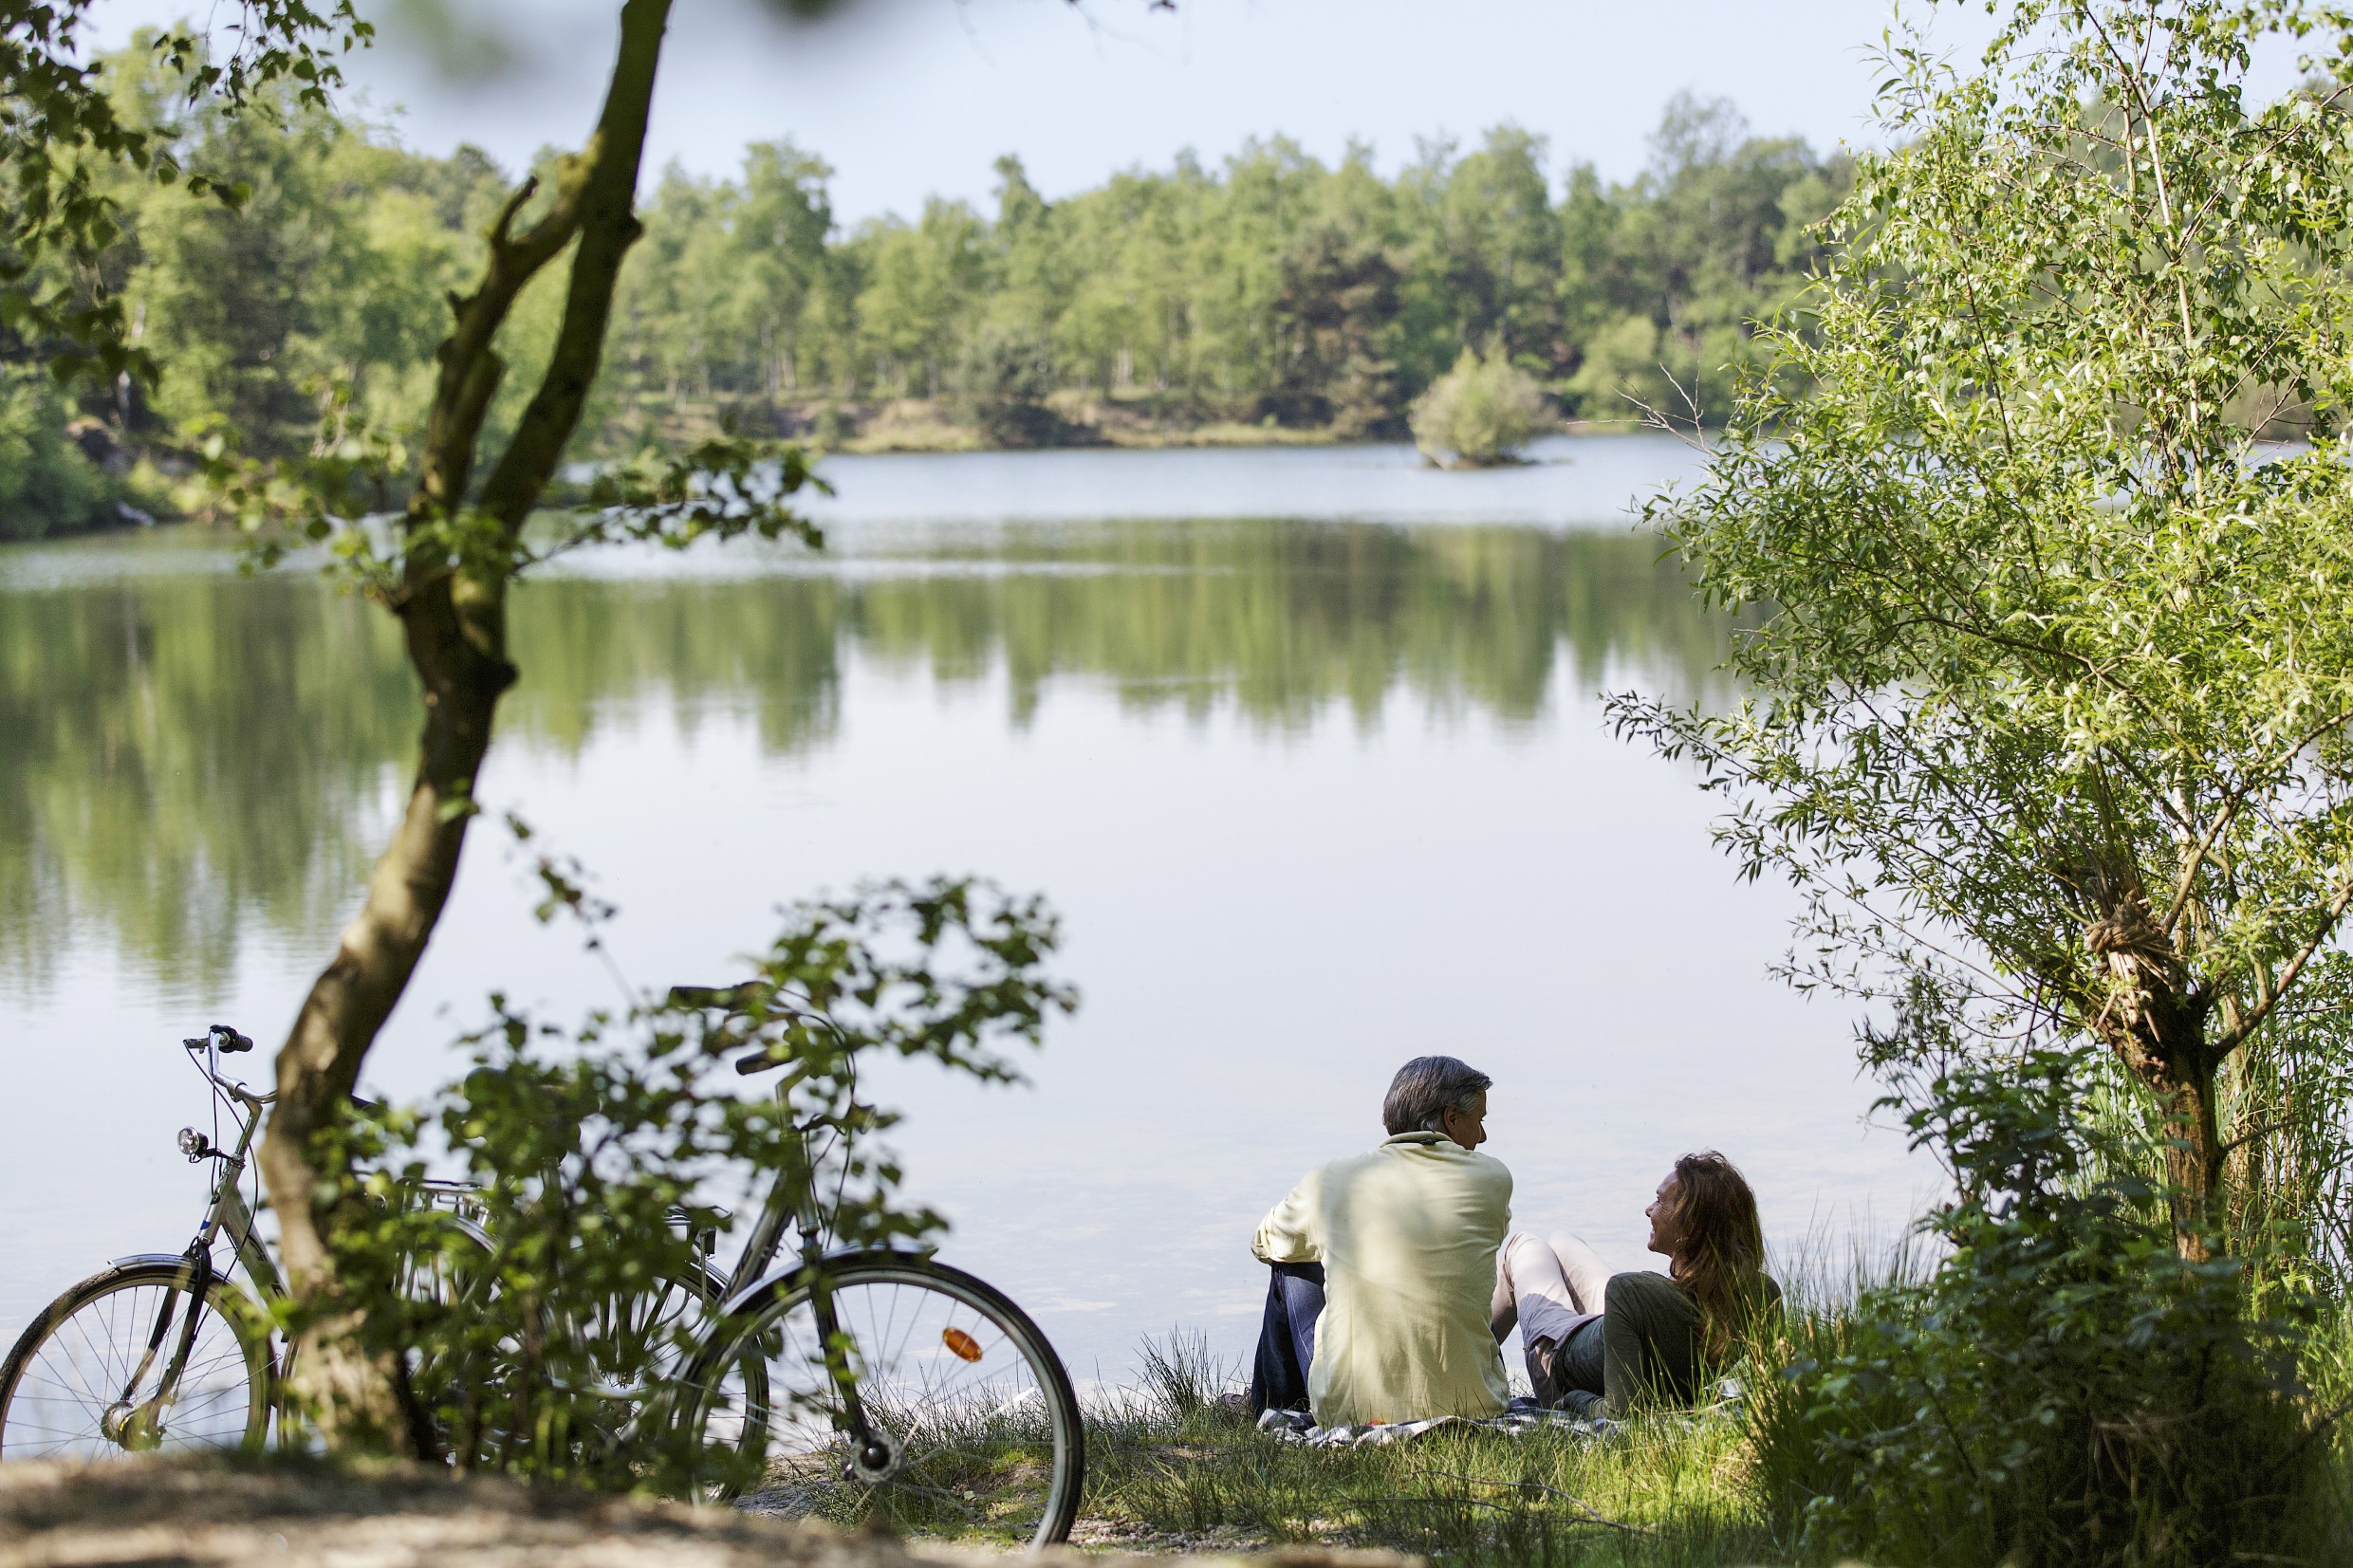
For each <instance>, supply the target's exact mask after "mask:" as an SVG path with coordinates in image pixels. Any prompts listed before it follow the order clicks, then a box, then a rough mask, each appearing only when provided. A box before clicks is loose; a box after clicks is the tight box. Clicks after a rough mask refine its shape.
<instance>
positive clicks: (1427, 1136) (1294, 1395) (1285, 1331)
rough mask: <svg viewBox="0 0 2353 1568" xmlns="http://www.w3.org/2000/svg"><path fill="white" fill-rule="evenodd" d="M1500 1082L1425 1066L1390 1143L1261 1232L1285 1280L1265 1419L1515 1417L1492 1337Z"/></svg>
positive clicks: (1341, 1421)
mask: <svg viewBox="0 0 2353 1568" xmlns="http://www.w3.org/2000/svg"><path fill="white" fill-rule="evenodd" d="M1491 1081H1492V1080H1491V1079H1489V1078H1488V1076H1487V1075H1486V1074H1485V1073H1482V1072H1478V1071H1476V1070H1474V1069H1473V1068H1471V1067H1468V1066H1466V1065H1464V1064H1463V1063H1462V1062H1459V1061H1455V1060H1454V1058H1453V1057H1445V1056H1425V1057H1417V1058H1416V1059H1415V1060H1414V1061H1409V1062H1407V1063H1406V1064H1405V1065H1404V1066H1403V1067H1401V1068H1399V1070H1398V1075H1397V1077H1396V1079H1393V1080H1392V1081H1391V1082H1390V1084H1389V1096H1388V1098H1387V1100H1386V1101H1384V1102H1383V1104H1382V1106H1381V1120H1382V1122H1383V1123H1384V1124H1386V1126H1387V1128H1388V1130H1389V1136H1388V1138H1387V1139H1386V1140H1385V1141H1383V1142H1382V1143H1381V1144H1380V1147H1379V1148H1377V1149H1375V1150H1373V1151H1372V1152H1371V1153H1365V1154H1357V1155H1354V1156H1351V1157H1350V1158H1347V1159H1341V1160H1334V1161H1332V1163H1330V1164H1329V1165H1326V1166H1323V1167H1321V1168H1319V1169H1318V1170H1315V1171H1309V1172H1308V1173H1307V1177H1306V1180H1305V1181H1302V1182H1301V1183H1300V1184H1299V1186H1298V1187H1297V1188H1296V1189H1295V1190H1293V1191H1292V1193H1291V1195H1290V1196H1289V1197H1288V1198H1285V1199H1284V1200H1283V1201H1282V1202H1281V1203H1279V1204H1277V1205H1275V1207H1274V1209H1273V1211H1272V1212H1270V1213H1269V1214H1268V1216H1267V1217H1266V1219H1265V1220H1263V1221H1262V1222H1260V1224H1259V1227H1258V1234H1257V1236H1256V1237H1255V1238H1254V1239H1253V1240H1252V1242H1251V1251H1252V1252H1253V1253H1255V1254H1256V1255H1257V1256H1258V1258H1259V1260H1260V1261H1261V1262H1263V1263H1267V1264H1272V1265H1273V1268H1274V1279H1273V1281H1272V1282H1271V1283H1270V1284H1269V1289H1268V1293H1267V1317H1266V1325H1265V1328H1264V1330H1263V1332H1262V1333H1261V1334H1260V1336H1259V1342H1258V1357H1257V1362H1256V1365H1255V1368H1254V1370H1253V1374H1252V1376H1251V1395H1250V1403H1251V1411H1252V1413H1256V1412H1257V1411H1263V1410H1267V1409H1269V1408H1272V1409H1297V1408H1298V1407H1299V1405H1300V1404H1301V1403H1302V1402H1305V1403H1306V1406H1307V1407H1308V1409H1309V1410H1310V1411H1312V1412H1313V1414H1314V1418H1315V1423H1316V1425H1317V1426H1319V1427H1354V1426H1362V1425H1365V1424H1367V1423H1371V1422H1396V1421H1421V1420H1427V1419H1429V1418H1431V1417H1433V1416H1440V1415H1473V1416H1486V1415H1498V1414H1501V1413H1502V1411H1503V1409H1504V1402H1505V1400H1506V1398H1507V1397H1508V1396H1509V1392H1510V1385H1509V1384H1507V1383H1506V1382H1505V1381H1504V1371H1503V1355H1502V1352H1501V1350H1500V1349H1499V1347H1498V1346H1497V1345H1496V1343H1495V1336H1494V1334H1493V1332H1492V1331H1491V1328H1490V1326H1489V1317H1488V1309H1489V1301H1490V1298H1491V1295H1492V1293H1493V1290H1494V1287H1495V1249H1496V1248H1497V1247H1498V1246H1499V1245H1502V1243H1503V1238H1504V1232H1505V1231H1506V1229H1507V1228H1509V1226H1510V1218H1511V1172H1510V1171H1507V1170H1505V1169H1504V1167H1503V1164H1502V1162H1501V1161H1499V1160H1494V1159H1491V1158H1489V1157H1488V1156H1487V1155H1485V1154H1481V1153H1475V1151H1476V1150H1477V1148H1478V1146H1479V1145H1480V1144H1482V1143H1484V1142H1486V1141H1487V1129H1486V1126H1485V1122H1486V1119H1487V1091H1488V1089H1489V1087H1490V1086H1491Z"/></svg>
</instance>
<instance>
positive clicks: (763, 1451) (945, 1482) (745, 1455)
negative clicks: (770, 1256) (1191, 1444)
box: [685, 1253, 1086, 1547]
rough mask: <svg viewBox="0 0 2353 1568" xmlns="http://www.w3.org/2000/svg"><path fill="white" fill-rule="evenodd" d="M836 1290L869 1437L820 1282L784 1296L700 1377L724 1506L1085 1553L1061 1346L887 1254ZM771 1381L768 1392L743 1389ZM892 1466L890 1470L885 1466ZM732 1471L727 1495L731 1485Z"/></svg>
mask: <svg viewBox="0 0 2353 1568" xmlns="http://www.w3.org/2000/svg"><path fill="white" fill-rule="evenodd" d="M818 1285H819V1282H818V1281H817V1280H816V1279H814V1278H813V1277H812V1275H811V1273H810V1271H809V1270H807V1269H803V1270H800V1271H798V1272H796V1273H794V1274H792V1275H789V1276H787V1277H785V1278H783V1279H781V1280H778V1281H776V1282H772V1283H771V1284H770V1285H769V1286H768V1287H767V1288H766V1289H765V1291H763V1292H762V1293H761V1294H760V1295H758V1296H756V1297H754V1299H753V1300H752V1301H751V1302H750V1305H749V1307H748V1308H747V1309H746V1310H743V1311H741V1312H739V1313H738V1314H737V1315H736V1316H735V1317H733V1318H732V1319H731V1320H730V1321H729V1322H728V1323H727V1324H725V1325H723V1327H722V1329H721V1331H720V1333H719V1334H718V1335H717V1336H716V1337H714V1339H713V1343H712V1344H711V1346H710V1347H709V1348H707V1349H706V1351H705V1352H704V1354H703V1355H702V1356H700V1357H698V1358H697V1361H696V1363H695V1367H694V1368H693V1369H692V1370H690V1372H689V1374H688V1383H689V1390H688V1398H687V1400H686V1401H685V1409H686V1411H687V1412H688V1416H689V1419H690V1420H692V1421H693V1422H694V1423H695V1430H699V1432H700V1434H701V1437H702V1441H703V1444H704V1448H705V1451H706V1453H707V1454H709V1455H710V1456H712V1459H713V1472H714V1481H717V1485H714V1488H713V1489H715V1490H718V1491H720V1492H722V1493H723V1494H732V1497H733V1500H734V1502H735V1504H736V1505H737V1506H738V1507H741V1508H745V1509H747V1510H749V1511H750V1512H754V1513H763V1514H779V1515H785V1516H788V1517H792V1518H807V1517H817V1518H823V1519H827V1520H831V1521H833V1522H837V1523H842V1524H863V1523H877V1524H883V1525H887V1526H889V1527H890V1528H892V1529H894V1530H896V1531H899V1532H900V1533H902V1534H908V1535H922V1536H930V1537H935V1538H938V1537H945V1538H948V1539H951V1540H965V1541H969V1542H972V1543H974V1544H982V1543H986V1544H991V1545H1000V1546H1004V1545H1010V1546H1020V1547H1038V1546H1046V1545H1050V1544H1052V1543H1053V1542H1055V1541H1059V1540H1066V1539H1068V1537H1069V1534H1070V1525H1071V1522H1072V1521H1073V1520H1075V1519H1076V1518H1077V1517H1078V1511H1079V1494H1080V1490H1081V1487H1082V1485H1083V1483H1084V1475H1085V1468H1086V1448H1085V1433H1084V1429H1083V1428H1082V1426H1081V1424H1080V1417H1079V1402H1078V1398H1077V1396H1076V1395H1075V1394H1073V1393H1072V1392H1071V1389H1070V1379H1069V1376H1068V1375H1067V1374H1065V1372H1064V1371H1063V1366H1062V1361H1061V1359H1060V1357H1058V1356H1055V1354H1054V1348H1053V1346H1052V1345H1050V1344H1048V1343H1047V1339H1046V1337H1045V1336H1044V1335H1043V1334H1041V1333H1039V1332H1038V1328H1037V1325H1036V1324H1034V1323H1032V1322H1031V1321H1030V1320H1029V1319H1028V1316H1027V1315H1026V1314H1024V1313H1023V1312H1022V1310H1021V1309H1020V1308H1019V1307H1017V1306H1015V1305H1014V1304H1013V1303H1012V1302H1011V1301H1008V1300H1007V1299H1006V1298H1005V1296H1004V1295H1003V1294H1002V1293H1001V1292H999V1291H998V1290H996V1289H995V1288H994V1287H993V1286H991V1285H990V1284H988V1283H986V1282H983V1281H980V1280H977V1279H974V1278H973V1276H972V1275H970V1274H966V1273H964V1272H963V1271H962V1270H960V1269H954V1268H950V1267H948V1266H947V1265H945V1264H936V1263H933V1262H931V1261H930V1260H928V1259H922V1258H915V1257H906V1256H899V1255H896V1254H890V1253H873V1254H867V1255H865V1256H862V1257H853V1258H848V1259H844V1260H842V1261H840V1262H836V1263H832V1264H827V1265H826V1267H825V1271H824V1285H825V1288H826V1294H827V1295H829V1297H830V1300H831V1304H832V1311H833V1315H834V1319H835V1322H836V1324H837V1326H838V1329H839V1332H840V1333H841V1334H842V1335H843V1337H844V1339H843V1344H844V1346H845V1350H846V1356H847V1365H848V1369H849V1373H850V1377H851V1381H852V1383H853V1385H854V1387H855V1390H856V1393H857V1397H858V1399H859V1402H860V1404H861V1405H862V1408H863V1410H864V1412H865V1416H866V1420H867V1425H868V1429H869V1430H870V1432H871V1433H872V1434H873V1436H874V1437H875V1438H876V1439H877V1440H878V1443H879V1445H880V1448H881V1450H883V1451H882V1452H881V1453H880V1455H877V1454H873V1453H868V1454H864V1455H862V1453H861V1452H860V1449H859V1445H857V1444H856V1443H854V1442H852V1441H851V1439H850V1438H849V1436H848V1435H847V1431H846V1427H847V1417H846V1412H845V1406H844V1401H843V1391H842V1390H841V1389H840V1388H839V1387H837V1386H836V1384H835V1380H834V1378H833V1377H832V1376H831V1375H830V1374H829V1373H828V1371H827V1366H826V1360H825V1345H824V1335H823V1334H822V1333H821V1332H820V1331H819V1327H818V1310H817V1297H818ZM746 1368H757V1369H759V1371H760V1373H761V1374H762V1376H763V1377H764V1380H765V1383H766V1388H765V1390H763V1391H759V1392H753V1391H752V1390H750V1388H749V1387H748V1384H747V1380H746V1378H745V1377H744V1375H743V1370H744V1369H746ZM878 1461H879V1462H878ZM721 1469H725V1470H726V1471H727V1474H726V1475H725V1477H724V1480H718V1478H717V1474H716V1472H717V1471H718V1470H721Z"/></svg>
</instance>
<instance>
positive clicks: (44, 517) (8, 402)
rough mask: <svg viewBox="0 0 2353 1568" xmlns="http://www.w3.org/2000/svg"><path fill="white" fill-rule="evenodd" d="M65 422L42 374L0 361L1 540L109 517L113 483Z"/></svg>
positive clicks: (105, 520)
mask: <svg viewBox="0 0 2353 1568" xmlns="http://www.w3.org/2000/svg"><path fill="white" fill-rule="evenodd" d="M65 420H66V408H65V398H64V397H61V396H60V395H59V393H58V390H57V384H56V383H55V382H54V381H53V380H51V379H50V378H49V377H48V375H47V374H46V372H43V371H41V370H37V369H34V368H32V367H30V366H17V365H11V366H5V367H0V539H38V538H40V537H41V536H42V535H43V534H46V533H56V532H62V531H65V530H67V529H73V528H87V527H92V526H96V525H98V524H101V523H108V522H112V521H113V520H114V518H115V516H116V512H115V500H116V487H115V485H114V482H113V481H112V480H110V479H108V478H107V476H106V475H105V474H104V473H102V472H101V471H100V470H99V468H98V465H97V464H95V463H93V462H91V461H90V460H89V459H88V458H87V457H85V456H83V452H82V449H81V448H80V447H78V446H76V445H74V443H73V440H72V438H71V437H69V436H68V435H66V434H65Z"/></svg>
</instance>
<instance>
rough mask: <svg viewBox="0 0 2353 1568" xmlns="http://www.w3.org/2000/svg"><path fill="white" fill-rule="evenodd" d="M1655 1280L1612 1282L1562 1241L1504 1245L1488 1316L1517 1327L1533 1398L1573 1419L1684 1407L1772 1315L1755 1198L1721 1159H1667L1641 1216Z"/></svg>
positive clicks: (1524, 1239) (1570, 1239) (1503, 1326)
mask: <svg viewBox="0 0 2353 1568" xmlns="http://www.w3.org/2000/svg"><path fill="white" fill-rule="evenodd" d="M1645 1212H1646V1213H1647V1214H1648V1215H1649V1217H1650V1249H1651V1250H1652V1251H1653V1252H1658V1253H1663V1254H1665V1256H1666V1259H1667V1272H1666V1273H1664V1274H1612V1273H1610V1272H1609V1270H1608V1269H1607V1268H1606V1267H1604V1266H1603V1264H1602V1261H1601V1259H1600V1258H1598V1257H1596V1256H1594V1253H1593V1249H1592V1248H1591V1247H1589V1246H1587V1245H1585V1244H1584V1242H1582V1241H1579V1240H1578V1239H1577V1238H1576V1237H1574V1236H1571V1235H1567V1234H1566V1233H1564V1234H1562V1235H1558V1236H1555V1237H1553V1238H1552V1239H1551V1240H1550V1241H1549V1242H1545V1241H1540V1240H1538V1239H1537V1238H1536V1237H1534V1236H1531V1235H1529V1234H1528V1233H1527V1232H1526V1231H1515V1232H1514V1233H1512V1234H1511V1235H1510V1236H1508V1237H1506V1238H1505V1240H1504V1244H1503V1251H1502V1253H1501V1254H1500V1255H1499V1258H1498V1261H1497V1266H1496V1270H1495V1299H1494V1303H1493V1319H1494V1330H1495V1337H1496V1338H1497V1339H1498V1340H1500V1339H1502V1338H1503V1337H1504V1336H1505V1335H1507V1334H1510V1332H1511V1329H1512V1326H1513V1325H1514V1324H1515V1323H1516V1324H1517V1325H1518V1327H1519V1330H1520V1339H1521V1342H1522V1343H1523V1344H1525V1345H1526V1346H1527V1347H1528V1375H1529V1382H1530V1383H1531V1384H1532V1385H1533V1386H1534V1390H1535V1394H1536V1397H1537V1398H1538V1399H1539V1400H1540V1401H1542V1402H1543V1403H1544V1404H1546V1405H1550V1406H1557V1407H1559V1408H1561V1409H1564V1410H1567V1411H1572V1412H1573V1413H1575V1414H1578V1415H1622V1414H1623V1413H1625V1411H1626V1410H1627V1409H1628V1408H1629V1407H1630V1406H1631V1405H1632V1404H1633V1403H1634V1402H1635V1401H1636V1400H1637V1399H1640V1398H1653V1399H1667V1400H1672V1401H1674V1402H1676V1403H1677V1404H1689V1403H1691V1402H1692V1401H1693V1400H1694V1399H1695V1398H1696V1397H1697V1395H1698V1393H1699V1389H1700V1385H1701V1384H1702V1383H1703V1382H1704V1381H1705V1380H1706V1376H1707V1374H1708V1371H1709V1369H1710V1368H1712V1367H1716V1366H1720V1365H1721V1364H1723V1363H1724V1362H1726V1361H1728V1360H1730V1359H1731V1358H1732V1354H1733V1352H1734V1350H1735V1348H1736V1346H1737V1344H1738V1342H1739V1341H1740V1340H1741V1339H1742V1338H1743V1337H1745V1336H1746V1335H1747V1334H1748V1332H1749V1329H1750V1326H1751V1323H1752V1322H1753V1321H1754V1320H1755V1319H1756V1318H1757V1316H1758V1315H1759V1314H1760V1313H1763V1312H1769V1311H1777V1310H1779V1308H1780V1305H1781V1287H1780V1286H1779V1285H1777V1284H1775V1283H1774V1282H1772V1279H1771V1278H1770V1277H1769V1275H1767V1274H1766V1272H1765V1236H1764V1231H1763V1229H1762V1228H1761V1227H1759V1225H1758V1224H1757V1218H1756V1194H1755V1193H1753V1192H1751V1191H1750V1190H1749V1184H1748V1182H1747V1181H1746V1180H1745V1179H1744V1178H1743V1177H1742V1176H1741V1174H1740V1172H1739V1171H1737V1170H1735V1169H1734V1168H1733V1166H1732V1161H1730V1160H1728V1159H1726V1158H1725V1157H1724V1156H1723V1155H1721V1154H1718V1153H1714V1151H1710V1152H1709V1153H1702V1154H1686V1155H1684V1156H1683V1157H1682V1158H1681V1159H1679V1160H1677V1161H1676V1162H1675V1169H1674V1170H1673V1171H1670V1172H1669V1173H1668V1175H1667V1179H1666V1180H1664V1181H1662V1182H1660V1183H1659V1184H1658V1196H1657V1197H1655V1198H1654V1199H1652V1200H1651V1206H1650V1208H1648V1209H1647V1210H1645Z"/></svg>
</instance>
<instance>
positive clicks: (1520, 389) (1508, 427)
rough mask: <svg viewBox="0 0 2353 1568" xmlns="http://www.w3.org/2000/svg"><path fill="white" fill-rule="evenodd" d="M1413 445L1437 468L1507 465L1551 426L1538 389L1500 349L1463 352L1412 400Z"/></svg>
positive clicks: (1547, 409)
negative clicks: (1485, 353)
mask: <svg viewBox="0 0 2353 1568" xmlns="http://www.w3.org/2000/svg"><path fill="white" fill-rule="evenodd" d="M1412 422H1413V427H1414V444H1415V445H1416V446H1417V447H1419V448H1420V449H1421V451H1422V454H1423V455H1424V456H1426V457H1428V458H1429V459H1430V460H1431V461H1432V462H1434V463H1437V464H1439V465H1441V466H1443V467H1449V468H1451V467H1454V466H1456V465H1462V466H1465V467H1470V468H1485V467H1489V466H1491V465H1493V464H1496V463H1508V462H1510V461H1511V460H1512V459H1513V458H1514V457H1516V456H1517V455H1518V453H1519V451H1520V449H1521V448H1523V447H1525V446H1527V445H1528V443H1529V441H1531V440H1533V439H1534V438H1535V437H1536V436H1537V435H1538V434H1541V433H1542V432H1543V431H1545V430H1546V429H1547V427H1549V426H1550V425H1551V423H1552V415H1551V410H1550V409H1549V408H1548V407H1547V405H1546V402H1545V395H1544V389H1543V388H1542V387H1540V386H1538V385H1537V384H1536V381H1535V378H1533V377H1531V376H1529V374H1528V373H1527V372H1526V371H1524V370H1522V369H1520V368H1519V367H1518V366H1517V365H1514V364H1513V363H1512V362H1511V361H1510V360H1507V359H1505V358H1504V356H1503V353H1502V351H1501V350H1500V349H1499V350H1497V351H1496V352H1494V353H1492V354H1491V355H1489V356H1488V357H1487V358H1485V359H1481V358H1479V356H1477V355H1476V354H1473V352H1472V351H1471V350H1469V349H1467V348H1466V349H1464V350H1463V351H1462V358H1461V359H1459V360H1455V361H1454V369H1452V370H1450V371H1448V372H1447V373H1446V374H1445V375H1443V376H1441V377H1439V378H1437V379H1436V380H1435V381H1433V382H1431V383H1430V387H1429V390H1428V391H1426V392H1424V393H1423V394H1422V395H1421V396H1420V397H1417V398H1415V399H1414V409H1413V416H1412Z"/></svg>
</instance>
